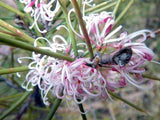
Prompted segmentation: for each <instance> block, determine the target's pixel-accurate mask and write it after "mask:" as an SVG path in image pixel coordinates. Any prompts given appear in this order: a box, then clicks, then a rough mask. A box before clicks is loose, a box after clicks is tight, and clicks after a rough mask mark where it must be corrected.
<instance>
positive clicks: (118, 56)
mask: <svg viewBox="0 0 160 120" xmlns="http://www.w3.org/2000/svg"><path fill="white" fill-rule="evenodd" d="M131 57H132V50H131V48H130V47H125V48H122V49H120V50H119V51H118V52H116V53H114V54H113V55H108V54H103V55H101V54H100V52H97V53H96V55H95V58H94V59H93V61H92V62H91V63H86V65H87V66H90V67H93V68H96V66H97V65H99V66H100V67H102V66H103V65H119V66H120V67H123V66H125V65H126V64H127V63H129V61H130V59H131Z"/></svg>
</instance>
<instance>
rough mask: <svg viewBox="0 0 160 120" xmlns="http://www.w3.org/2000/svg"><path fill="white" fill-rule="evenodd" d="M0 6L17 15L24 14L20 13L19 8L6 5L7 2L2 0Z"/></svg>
mask: <svg viewBox="0 0 160 120" xmlns="http://www.w3.org/2000/svg"><path fill="white" fill-rule="evenodd" d="M0 6H2V7H4V8H6V9H8V10H10V11H12V12H13V13H16V14H17V15H19V16H21V17H24V16H25V14H24V13H22V12H20V11H19V10H17V9H15V8H13V7H11V6H9V5H7V4H5V3H4V2H1V1H0Z"/></svg>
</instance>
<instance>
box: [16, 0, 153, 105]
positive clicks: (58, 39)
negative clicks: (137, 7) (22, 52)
mask: <svg viewBox="0 0 160 120" xmlns="http://www.w3.org/2000/svg"><path fill="white" fill-rule="evenodd" d="M20 1H21V2H22V3H25V4H26V5H27V6H26V7H25V10H26V11H28V12H32V16H34V20H35V21H36V22H37V20H38V19H39V17H40V16H41V17H40V18H41V19H42V20H43V23H44V22H46V21H52V19H53V17H54V15H55V13H56V12H57V10H58V8H59V3H58V2H57V3H56V7H55V9H54V10H53V11H52V10H51V7H52V3H53V2H54V0H51V1H50V2H49V3H45V2H44V1H43V0H40V2H37V0H34V1H30V0H28V1H26V0H20ZM86 4H89V3H87V2H86ZM84 5H85V3H84ZM71 12H73V9H72V10H71V11H69V14H68V18H69V23H70V25H71V28H72V30H73V31H74V33H75V34H76V35H77V37H79V38H80V39H82V42H80V43H78V45H84V46H85V49H84V50H78V52H79V53H80V52H86V51H87V47H86V44H85V43H83V40H84V39H85V38H84V35H83V34H82V32H81V31H82V30H81V28H80V27H79V31H80V33H78V32H76V30H74V29H73V27H72V24H71V20H70V14H71ZM83 20H84V22H85V24H86V28H87V33H88V36H89V39H90V42H91V44H92V45H94V46H95V47H96V48H97V50H98V51H99V50H104V51H105V49H106V48H107V54H108V58H105V59H106V61H107V59H108V61H109V62H108V63H106V64H102V68H100V67H99V64H101V63H100V62H99V61H101V59H102V58H101V57H100V58H98V59H99V60H98V61H97V63H95V62H96V60H95V59H96V58H97V56H95V58H94V59H93V60H90V59H89V58H86V57H85V56H82V57H78V58H75V56H74V54H73V50H72V48H71V44H70V42H69V43H67V42H66V40H65V39H64V38H63V37H62V36H60V35H55V36H54V37H53V39H52V40H53V41H52V42H50V41H49V40H47V39H46V38H43V37H40V38H37V39H36V40H35V43H34V46H35V47H37V41H38V40H39V39H44V40H45V42H46V43H48V46H46V47H40V48H41V49H46V50H49V51H52V52H60V53H62V54H65V55H68V56H70V57H72V58H74V59H75V60H74V61H73V62H69V61H66V60H60V59H57V58H54V57H50V56H46V55H42V54H37V53H34V52H33V53H32V57H27V58H28V59H32V60H33V61H32V62H31V63H30V64H29V69H30V71H29V72H28V74H27V75H26V80H25V81H24V83H23V85H22V86H23V87H24V88H25V89H27V90H32V86H36V85H38V87H39V88H40V90H41V92H42V96H43V101H44V103H45V104H48V97H47V94H48V92H51V93H52V94H53V95H54V96H56V97H57V98H59V99H63V98H66V99H67V100H74V101H75V102H76V103H81V102H83V101H85V100H86V99H88V98H93V97H98V96H99V97H102V98H107V97H108V92H107V90H110V91H114V90H115V89H116V88H121V87H125V86H126V85H127V84H128V83H130V84H132V85H134V86H136V87H138V88H141V89H146V88H147V89H148V88H150V87H152V85H153V84H149V85H150V86H149V87H144V86H142V85H141V84H143V83H144V82H145V81H146V80H145V79H144V78H143V77H142V74H143V73H144V72H145V69H144V67H143V66H144V65H145V64H146V62H147V61H151V60H152V59H153V57H154V53H153V52H152V50H151V49H149V48H148V47H147V46H146V45H145V43H144V42H145V40H146V39H147V34H150V35H151V36H152V37H154V34H153V32H152V31H150V30H140V31H137V32H135V33H132V34H127V32H126V31H124V32H121V31H120V30H121V29H122V26H121V25H120V26H118V27H117V28H115V29H113V26H114V23H115V19H114V16H113V15H112V13H111V12H101V13H99V14H90V15H88V16H86V15H84V14H83ZM36 22H34V23H33V25H34V24H35V25H37V23H36ZM41 32H42V31H41ZM43 32H44V31H43ZM78 45H77V46H78ZM124 48H129V49H131V54H130V57H131V58H129V61H128V62H127V63H125V64H124V65H123V64H122V63H120V61H119V60H121V59H122V60H125V59H127V56H126V53H123V54H122V55H120V56H115V57H117V63H115V62H113V58H112V56H113V55H115V54H116V53H118V51H120V50H122V49H124ZM24 58H26V57H24ZM21 59H23V58H19V61H20V62H21ZM122 60H121V61H122ZM88 64H90V65H91V66H90V65H88ZM92 65H93V66H95V67H93V66H92ZM104 65H105V68H103V66H104ZM78 100H81V101H78Z"/></svg>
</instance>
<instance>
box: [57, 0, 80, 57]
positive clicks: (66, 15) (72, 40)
mask: <svg viewBox="0 0 160 120" xmlns="http://www.w3.org/2000/svg"><path fill="white" fill-rule="evenodd" d="M62 2H63V1H62V0H59V3H60V5H61V9H62V11H63V13H64V17H65V20H66V23H67V27H68V30H69V35H70V39H71V42H72V48H73V51H74V56H75V57H76V56H78V50H77V42H76V39H75V35H74V33H73V31H72V29H71V27H70V25H69V21H68V13H67V8H66V6H65V4H63V3H62Z"/></svg>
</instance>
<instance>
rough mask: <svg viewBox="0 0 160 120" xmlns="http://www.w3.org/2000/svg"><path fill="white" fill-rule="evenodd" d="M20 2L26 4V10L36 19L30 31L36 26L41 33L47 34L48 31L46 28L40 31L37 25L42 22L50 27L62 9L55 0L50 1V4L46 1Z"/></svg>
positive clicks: (27, 0) (22, 0)
mask: <svg viewBox="0 0 160 120" xmlns="http://www.w3.org/2000/svg"><path fill="white" fill-rule="evenodd" d="M20 2H22V3H24V4H26V7H25V8H24V10H25V11H26V12H31V16H32V17H33V18H34V22H33V24H32V25H31V26H30V29H32V28H33V26H34V25H35V26H36V28H37V30H38V31H39V32H41V33H45V32H47V30H46V28H44V30H40V28H39V26H38V24H37V23H38V22H40V23H42V24H44V25H47V26H49V24H50V23H51V21H52V20H53V18H54V17H55V14H56V13H57V12H58V10H59V8H60V5H59V2H58V1H55V0H50V1H49V2H46V0H40V1H39V0H32V1H31V0H20ZM53 7H54V9H53ZM52 9H53V10H52ZM47 26H46V27H47Z"/></svg>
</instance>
